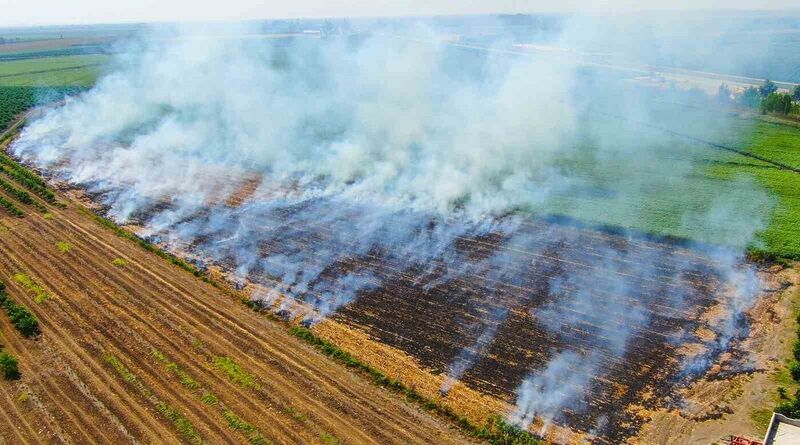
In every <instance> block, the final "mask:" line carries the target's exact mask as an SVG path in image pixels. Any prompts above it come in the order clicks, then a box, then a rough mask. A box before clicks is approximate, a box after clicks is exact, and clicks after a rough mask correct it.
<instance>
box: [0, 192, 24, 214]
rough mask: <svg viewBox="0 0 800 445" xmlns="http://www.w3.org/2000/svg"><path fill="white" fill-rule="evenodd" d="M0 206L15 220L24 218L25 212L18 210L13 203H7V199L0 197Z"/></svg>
mask: <svg viewBox="0 0 800 445" xmlns="http://www.w3.org/2000/svg"><path fill="white" fill-rule="evenodd" d="M0 206H2V207H3V208H4V209H6V211H7V212H8V213H10V214H12V215H14V216H16V217H17V218H22V217H23V216H25V212H23V211H22V210H20V209H19V207H17V206H16V205H14V203H13V202H11V201H9V200H8V199H6V198H4V197H2V196H0Z"/></svg>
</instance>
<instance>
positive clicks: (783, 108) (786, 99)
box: [761, 93, 792, 115]
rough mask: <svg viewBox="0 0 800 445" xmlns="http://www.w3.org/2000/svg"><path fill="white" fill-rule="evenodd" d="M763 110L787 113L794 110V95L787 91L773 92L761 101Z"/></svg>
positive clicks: (765, 111)
mask: <svg viewBox="0 0 800 445" xmlns="http://www.w3.org/2000/svg"><path fill="white" fill-rule="evenodd" d="M761 111H762V112H764V113H778V114H783V115H787V114H789V113H791V111H792V96H790V95H788V94H786V93H772V94H770V95H769V96H767V97H766V98H764V100H763V101H761Z"/></svg>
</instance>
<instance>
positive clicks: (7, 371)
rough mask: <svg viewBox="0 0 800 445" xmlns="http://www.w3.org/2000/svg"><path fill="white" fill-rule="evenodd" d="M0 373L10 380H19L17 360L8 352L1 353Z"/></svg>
mask: <svg viewBox="0 0 800 445" xmlns="http://www.w3.org/2000/svg"><path fill="white" fill-rule="evenodd" d="M0 371H2V372H3V377H5V378H6V379H8V380H12V379H18V378H19V367H18V363H17V359H16V358H14V357H13V356H12V355H11V354H9V353H7V352H0Z"/></svg>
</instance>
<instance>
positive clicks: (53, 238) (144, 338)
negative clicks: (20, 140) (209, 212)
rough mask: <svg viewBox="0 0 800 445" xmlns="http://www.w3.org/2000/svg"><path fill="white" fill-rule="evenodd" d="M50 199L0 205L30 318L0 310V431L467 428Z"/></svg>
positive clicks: (4, 269) (327, 435)
mask: <svg viewBox="0 0 800 445" xmlns="http://www.w3.org/2000/svg"><path fill="white" fill-rule="evenodd" d="M7 179H10V178H7ZM17 187H20V188H21V187H22V185H21V184H17ZM0 196H3V197H4V198H6V199H9V200H15V197H14V196H12V195H10V194H7V192H6V191H2V192H0ZM59 200H60V201H61V202H62V203H66V206H64V205H60V206H58V205H50V204H44V203H43V202H42V203H40V204H41V205H46V206H47V210H48V213H47V215H48V216H46V217H45V216H44V215H43V214H41V213H39V212H37V211H36V209H35V208H34V207H31V206H29V205H24V204H22V203H18V205H19V206H20V207H21V208H24V209H25V213H26V214H25V216H24V217H22V218H15V217H14V216H12V215H9V214H8V213H6V212H5V211H3V210H0V249H2V251H3V255H2V257H1V258H0V281H2V282H3V283H5V285H6V293H7V294H8V295H9V296H10V297H11V298H13V300H14V301H16V302H17V303H20V304H23V305H25V306H26V307H28V308H31V310H32V311H33V313H34V314H35V316H36V317H37V318H38V320H39V329H40V330H41V332H40V333H38V334H37V335H36V336H35V337H34V338H32V339H31V338H27V337H23V336H20V335H19V334H18V333H16V332H14V327H13V326H12V325H11V324H9V323H7V322H4V323H2V324H0V338H1V339H2V343H3V345H4V348H5V351H11V352H13V354H14V355H15V356H16V357H18V358H19V361H20V366H19V369H20V373H21V378H19V379H18V380H15V381H11V382H7V383H3V384H2V385H0V405H1V406H2V412H3V419H4V420H3V421H2V422H0V436H1V437H2V438H3V439H4V440H5V441H7V442H10V443H21V444H25V443H43V442H49V443H88V442H102V443H122V442H139V443H155V442H161V443H166V442H168V443H178V442H184V443H199V442H201V441H202V442H206V443H223V442H228V441H231V440H236V441H239V442H242V443H246V442H249V443H253V444H268V443H276V444H277V443H300V442H303V443H315V442H322V443H340V442H339V441H340V438H342V439H343V438H347V439H348V442H358V443H420V444H421V443H467V442H469V439H467V438H466V437H463V436H461V435H460V434H458V433H457V432H455V431H454V430H453V429H452V428H451V427H448V426H445V425H443V424H442V423H441V422H440V421H438V420H435V419H433V418H431V417H430V416H428V415H427V414H424V413H422V412H421V411H419V410H418V409H417V408H415V407H414V406H412V405H408V404H407V403H405V402H403V401H402V400H400V399H398V398H396V397H395V396H393V395H391V394H389V393H387V392H386V391H384V390H381V389H379V388H377V387H375V386H372V385H371V384H370V383H368V382H367V381H366V380H364V379H362V378H361V377H358V376H356V375H353V374H351V373H350V372H349V371H347V370H346V369H345V368H343V367H341V366H340V365H338V364H336V363H334V362H332V361H330V360H329V359H328V358H326V357H324V356H323V355H322V354H320V353H318V352H316V351H314V350H313V349H312V348H311V347H310V346H307V345H305V344H303V343H302V342H300V341H299V340H297V339H296V338H294V337H292V336H291V335H290V334H289V333H288V332H287V331H286V330H285V329H284V328H283V327H281V326H280V325H278V324H275V323H274V322H271V321H269V320H267V319H266V318H264V317H262V316H259V315H257V314H254V313H253V312H252V311H250V310H248V309H247V308H246V307H244V306H242V305H240V304H239V303H238V301H237V300H236V297H232V296H231V295H228V294H227V293H225V292H222V291H220V290H219V289H217V288H215V287H213V286H211V285H210V284H207V283H204V282H202V281H201V280H198V279H197V278H195V277H194V276H192V275H191V274H187V273H185V272H184V271H183V270H181V269H179V268H177V267H175V266H173V265H171V264H170V263H168V262H166V261H163V260H161V259H160V258H158V257H156V256H154V255H153V254H152V253H149V252H147V251H146V250H143V249H141V248H140V247H138V246H137V245H136V244H135V243H132V242H130V241H128V240H126V239H124V238H120V237H118V236H117V235H115V234H114V232H112V231H110V230H107V229H106V228H103V227H102V226H100V225H98V224H97V222H96V221H95V220H94V219H93V218H91V217H89V216H87V214H86V213H82V212H81V211H79V209H78V207H79V205H78V204H76V203H73V202H70V201H68V200H66V199H65V198H62V197H60V198H59ZM15 202H17V201H15ZM65 246H68V248H67V247H65ZM87 266H89V267H87ZM43 294H46V295H47V298H42V295H43ZM165 296H169V298H165Z"/></svg>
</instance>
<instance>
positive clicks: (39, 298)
mask: <svg viewBox="0 0 800 445" xmlns="http://www.w3.org/2000/svg"><path fill="white" fill-rule="evenodd" d="M14 281H16V282H17V283H19V284H21V285H22V286H23V287H25V289H28V290H29V291H31V292H33V301H35V302H36V303H43V302H45V301H47V300H49V299H50V294H49V293H48V292H47V291H46V290H45V289H44V288H43V287H42V286H40V285H39V284H37V283H36V282H35V281H33V280H32V279H31V278H30V277H29V276H27V275H25V274H24V273H18V274H14Z"/></svg>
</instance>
